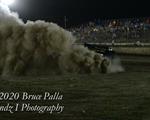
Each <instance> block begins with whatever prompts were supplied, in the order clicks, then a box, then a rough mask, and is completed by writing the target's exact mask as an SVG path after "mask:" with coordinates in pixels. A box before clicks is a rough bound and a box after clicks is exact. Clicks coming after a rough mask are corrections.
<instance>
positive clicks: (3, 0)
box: [0, 0, 15, 6]
mask: <svg viewBox="0 0 150 120" xmlns="http://www.w3.org/2000/svg"><path fill="white" fill-rule="evenodd" d="M0 2H1V3H2V4H4V5H7V6H9V5H12V4H13V3H14V2H15V0H0Z"/></svg>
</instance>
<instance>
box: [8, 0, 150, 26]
mask: <svg viewBox="0 0 150 120" xmlns="http://www.w3.org/2000/svg"><path fill="white" fill-rule="evenodd" d="M11 9H12V10H14V11H17V12H18V13H19V15H20V17H21V18H22V19H23V20H24V21H27V20H39V19H40V20H45V21H52V22H56V23H57V24H59V25H61V26H64V16H66V18H67V20H68V21H67V25H68V26H74V25H80V24H82V23H86V22H88V21H94V20H96V19H114V18H136V17H137V18H138V17H149V16H150V11H149V3H148V1H143V0H16V3H15V4H14V5H13V6H11Z"/></svg>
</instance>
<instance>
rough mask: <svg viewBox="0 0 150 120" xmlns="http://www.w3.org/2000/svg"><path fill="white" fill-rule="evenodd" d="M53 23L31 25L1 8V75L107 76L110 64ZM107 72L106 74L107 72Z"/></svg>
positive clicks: (5, 8)
mask: <svg viewBox="0 0 150 120" xmlns="http://www.w3.org/2000/svg"><path fill="white" fill-rule="evenodd" d="M74 42H75V38H74V37H73V36H72V34H71V33H70V32H68V31H66V30H64V29H63V28H61V27H59V26H58V25H56V24H54V23H49V22H45V21H35V22H32V21H28V22H27V23H24V22H23V21H22V20H21V19H20V18H19V16H18V14H17V13H14V12H11V11H10V10H9V8H8V7H7V6H4V5H2V4H0V74H1V75H3V76H8V75H27V74H42V73H43V74H50V73H59V74H60V73H65V72H73V73H92V72H104V71H105V70H102V69H106V68H107V67H108V65H109V61H108V60H107V59H106V58H104V57H102V56H101V55H99V54H97V53H95V52H93V51H90V50H88V49H87V48H85V47H83V46H76V45H73V44H74ZM105 72H106V71H105Z"/></svg>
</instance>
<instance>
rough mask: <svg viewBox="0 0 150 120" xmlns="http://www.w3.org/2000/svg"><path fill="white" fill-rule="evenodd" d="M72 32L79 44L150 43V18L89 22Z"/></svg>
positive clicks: (72, 29) (73, 29)
mask: <svg viewBox="0 0 150 120" xmlns="http://www.w3.org/2000/svg"><path fill="white" fill-rule="evenodd" d="M70 31H71V32H72V33H73V35H74V36H76V38H77V41H76V42H77V43H85V42H89V43H150V18H141V19H113V20H102V21H101V22H89V23H88V24H87V25H81V26H80V27H78V28H71V29H70Z"/></svg>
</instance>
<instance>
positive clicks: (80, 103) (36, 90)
mask: <svg viewBox="0 0 150 120" xmlns="http://www.w3.org/2000/svg"><path fill="white" fill-rule="evenodd" d="M120 58H121V61H122V64H123V66H124V68H125V72H122V73H113V74H88V75H85V74H78V75H77V74H68V75H61V76H59V75H57V76H55V75H53V76H48V75H47V76H27V77H9V78H1V79H0V80H1V84H0V91H1V92H19V93H20V94H22V92H28V93H30V94H43V93H44V92H46V91H47V92H51V93H54V92H55V91H59V92H60V93H61V94H63V100H62V101H42V100H41V101H31V100H29V101H22V100H21V99H19V100H17V101H4V100H3V101H0V106H2V105H6V104H7V103H10V104H15V103H19V104H22V103H30V104H34V105H35V104H37V105H52V104H55V103H57V102H59V103H60V104H62V105H64V106H65V108H64V111H63V113H61V114H57V113H54V114H49V113H44V114H39V113H37V112H15V113H14V114H10V113H8V112H0V120H149V119H150V114H149V113H150V57H148V56H127V55H120Z"/></svg>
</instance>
